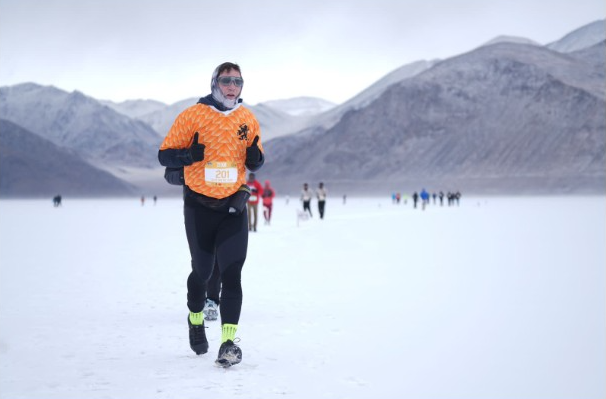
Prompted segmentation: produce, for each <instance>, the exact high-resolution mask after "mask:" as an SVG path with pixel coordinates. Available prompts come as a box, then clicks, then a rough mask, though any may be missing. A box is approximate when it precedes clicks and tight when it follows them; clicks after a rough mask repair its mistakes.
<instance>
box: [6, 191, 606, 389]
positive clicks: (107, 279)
mask: <svg viewBox="0 0 606 399" xmlns="http://www.w3.org/2000/svg"><path fill="white" fill-rule="evenodd" d="M312 206H313V211H314V213H315V215H314V216H316V217H315V218H312V219H310V220H302V221H298V220H297V216H296V215H297V210H298V209H299V208H300V204H299V202H298V201H297V200H294V199H291V200H290V201H289V203H288V204H287V203H286V199H285V198H277V199H276V200H275V205H274V218H273V221H272V224H271V225H270V226H267V225H264V224H263V222H262V221H260V222H259V231H258V232H257V233H251V236H250V241H249V252H248V258H247V261H246V264H245V266H244V270H243V287H244V307H243V312H242V317H241V320H240V327H239V330H238V336H239V337H240V339H241V341H240V346H241V348H242V350H243V361H242V363H241V364H240V365H237V366H235V367H232V368H231V369H227V370H224V369H220V368H217V367H215V366H214V360H215V358H216V353H217V351H218V347H219V342H220V325H219V322H218V321H217V322H210V323H208V326H209V329H208V330H207V335H208V337H209V341H210V350H209V353H208V354H206V355H203V356H196V355H195V354H194V353H193V352H192V351H191V350H190V349H189V345H188V337H187V323H186V315H187V308H186V305H185V302H186V291H185V282H186V278H187V275H188V273H189V269H190V258H189V252H188V247H187V242H186V239H185V232H184V226H183V219H182V217H183V216H182V215H183V212H182V201H181V200H179V199H163V198H160V199H159V201H158V203H157V204H156V205H154V204H153V203H152V202H151V201H149V200H148V201H147V202H146V203H145V205H144V206H142V205H141V203H140V202H139V200H138V199H132V200H70V199H64V203H63V206H62V207H60V208H53V206H52V203H51V201H50V199H49V200H48V201H37V200H30V201H25V200H24V201H16V200H2V201H0V397H1V398H6V399H19V398H23V399H34V398H44V399H68V398H74V399H75V398H78V399H82V398H86V399H101V398H124V399H133V398H180V399H188V398H192V399H193V398H209V399H210V398H212V399H220V398H234V397H241V398H246V399H254V398H259V399H266V398H278V397H279V398H301V399H311V398H334V399H342V398H351V399H357V398H414V399H425V398H427V399H429V398H436V399H450V398H452V399H454V398H457V399H459V398H461V399H462V398H465V399H487V398H488V399H498V398H503V399H505V398H507V399H512V398H524V399H534V398H536V399H539V398H541V399H543V398H550V399H558V398H567V399H573V398H574V399H603V398H604V397H606V357H605V353H606V339H605V337H606V289H605V287H606V273H605V270H606V222H605V221H606V217H605V216H606V199H605V198H604V197H566V198H559V197H558V198H466V197H463V199H462V201H461V205H460V206H458V207H457V206H454V207H447V206H443V207H440V206H439V205H433V204H432V205H430V206H429V207H428V208H427V209H426V210H425V211H421V210H419V209H417V210H415V209H413V208H412V206H411V205H410V202H409V203H408V204H407V205H402V204H400V205H394V204H392V203H391V199H390V198H387V197H386V198H351V199H348V200H347V203H346V204H343V201H342V199H341V198H337V197H329V198H328V202H327V211H326V218H325V219H324V220H318V218H317V210H316V203H315V202H312Z"/></svg>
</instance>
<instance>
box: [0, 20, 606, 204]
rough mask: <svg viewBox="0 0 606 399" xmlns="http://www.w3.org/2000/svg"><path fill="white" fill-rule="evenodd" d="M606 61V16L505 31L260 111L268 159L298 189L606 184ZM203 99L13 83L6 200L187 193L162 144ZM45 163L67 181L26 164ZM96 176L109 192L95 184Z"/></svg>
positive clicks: (6, 126)
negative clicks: (171, 176)
mask: <svg viewBox="0 0 606 399" xmlns="http://www.w3.org/2000/svg"><path fill="white" fill-rule="evenodd" d="M605 58H606V30H605V22H604V20H601V21H596V22H594V23H591V24H589V25H586V26H584V27H581V28H579V29H577V30H575V31H574V32H571V33H570V34H568V35H566V36H564V37H563V38H562V39H561V40H559V41H556V42H554V43H551V44H549V45H547V46H541V45H537V44H534V43H533V42H532V41H530V40H524V39H523V38H511V37H499V38H497V39H495V40H493V41H490V42H488V44H486V45H484V46H482V47H480V48H477V49H475V50H472V51H470V52H468V53H465V54H461V55H459V56H457V57H452V58H449V59H446V60H432V61H418V62H415V63H412V64H409V65H404V66H403V67H401V68H399V69H398V70H396V71H393V72H392V73H390V74H388V75H387V76H385V77H384V78H382V79H380V80H379V81H377V82H376V83H375V84H373V85H372V86H370V87H369V88H367V89H366V90H364V91H363V92H361V93H360V94H358V95H357V96H355V97H354V98H352V99H350V100H349V101H347V102H345V103H343V104H340V105H338V106H337V105H334V104H330V103H328V102H326V101H324V100H322V99H314V98H298V99H288V100H277V101H270V102H267V103H263V104H257V105H254V106H250V108H251V109H252V110H253V112H254V113H255V115H256V116H257V118H258V119H259V122H260V124H261V127H262V135H263V140H264V147H265V150H266V156H267V157H266V159H267V161H266V164H265V166H264V168H263V169H261V171H260V172H259V173H258V174H259V177H260V179H262V180H265V179H269V180H272V182H273V185H274V186H275V187H276V190H277V191H278V192H279V193H284V194H288V193H290V194H295V195H296V194H297V193H298V191H299V189H300V186H301V184H302V183H303V182H304V181H306V182H308V183H310V184H311V185H312V187H314V186H316V185H317V182H319V181H324V182H325V183H326V185H327V186H328V187H329V190H331V191H332V192H333V193H334V194H337V193H339V194H340V193H351V194H368V193H377V192H378V193H379V194H381V195H382V194H383V193H385V192H387V193H389V192H391V191H403V192H407V193H409V192H412V191H415V190H419V189H420V188H423V187H427V188H428V189H430V190H449V189H457V190H462V191H467V192H476V193H503V194H520V193H554V194H555V193H604V192H605V190H606V168H605V166H606V161H605V147H606V146H605V138H606V123H605V119H606V117H605V113H606V104H605V96H606V95H605V90H606V87H605V73H604V72H605V63H604V60H605ZM202 94H206V93H202ZM196 101H197V98H192V99H186V100H183V101H180V102H178V103H176V104H172V105H166V104H163V103H161V102H157V101H151V100H132V101H127V102H123V103H119V104H116V103H112V102H109V101H101V100H96V99H93V98H91V97H88V96H86V95H84V94H82V93H79V92H77V91H76V92H73V93H67V92H65V91H62V90H59V89H57V88H54V87H52V86H51V87H48V86H40V85H37V84H34V83H24V84H20V85H14V86H9V87H1V88H0V118H1V119H3V120H6V121H9V122H10V123H9V122H3V123H2V125H0V126H1V129H0V139H1V141H0V159H2V167H1V168H0V196H5V197H10V196H37V195H38V196H49V195H54V194H56V193H57V192H56V191H58V190H59V189H60V187H68V186H70V184H71V187H72V189H70V190H67V188H64V189H61V190H62V191H63V192H65V193H67V192H69V193H71V194H73V195H80V196H96V195H100V193H101V192H102V193H105V194H106V195H121V194H122V195H132V193H133V192H141V193H148V194H154V193H158V194H160V193H161V194H166V193H171V194H172V193H174V194H175V195H178V192H179V191H178V189H177V190H175V188H173V187H170V186H168V185H167V184H166V183H165V182H164V181H163V179H162V171H163V169H162V168H160V167H159V166H158V163H157V158H156V156H157V150H158V146H159V144H160V143H161V141H162V139H163V137H164V135H165V134H166V132H167V131H168V129H169V128H170V125H171V124H172V122H173V121H174V118H175V117H176V116H177V115H178V113H179V112H181V111H182V110H183V109H185V108H186V107H188V106H190V105H192V104H194V103H195V102H196ZM9 135H10V138H9ZM19 135H23V137H28V143H31V140H30V139H31V135H37V136H39V137H41V138H42V139H43V140H45V141H42V140H41V141H40V142H41V143H45V142H46V141H48V142H49V143H52V145H54V146H56V148H53V151H50V150H49V151H37V150H36V151H31V152H30V153H28V152H27V151H25V152H23V151H22V152H21V153H20V158H19V160H18V161H15V160H14V159H15V158H10V157H9V155H8V154H15V153H16V151H17V148H16V147H19V145H20V140H17V139H15V137H19ZM33 137H35V136H33ZM24 141H25V140H24ZM34 141H35V140H34ZM30 145H33V144H30ZM46 146H47V147H48V148H50V144H48V145H46ZM55 150H57V151H59V152H57V151H55ZM61 151H63V152H61ZM67 154H72V156H73V157H76V158H77V159H80V160H81V162H83V163H85V164H88V165H89V166H90V167H91V168H94V169H95V170H96V171H98V172H103V173H107V172H111V173H112V175H113V178H115V179H116V181H118V182H120V180H123V181H122V182H120V183H122V184H123V185H122V186H121V187H122V188H117V187H118V186H119V185H118V186H115V183H116V182H115V181H114V182H110V181H106V180H103V179H91V175H90V174H91V173H92V172H91V171H90V170H86V171H85V168H84V167H83V166H82V165H81V164H76V163H75V162H77V161H75V160H74V159H72V158H70V161H69V164H70V165H72V167H71V168H70V170H73V171H75V172H76V173H74V174H67V173H66V172H65V170H64V169H61V168H59V167H57V166H56V162H55V163H52V162H50V161H51V160H55V161H56V160H57V159H63V158H65V159H66V162H65V163H68V161H67V159H68V158H69V155H67ZM45 158H48V159H45ZM8 159H11V160H13V161H11V163H10V164H11V166H7V162H6V160H8ZM40 162H42V164H44V165H46V166H45V169H46V172H48V173H49V174H50V175H52V176H54V179H53V180H52V181H53V182H54V184H53V186H54V187H46V186H45V185H42V184H41V180H40V176H37V175H39V174H36V173H35V171H31V172H27V173H25V172H19V171H18V170H21V171H23V170H27V168H24V167H23V165H38V164H40ZM15 164H16V165H17V167H15ZM19 165H21V166H22V168H21V169H20V168H19V167H18V166H19ZM53 165H55V166H53ZM78 171H79V173H78ZM95 173H96V172H95ZM90 180H96V181H97V182H98V186H97V187H96V190H91V189H90V187H89V186H86V185H84V182H86V181H90ZM8 181H11V182H13V183H11V184H10V185H8V184H5V183H6V182H8ZM15 181H19V184H18V185H15V184H14V182H15ZM47 181H48V179H47ZM59 181H63V182H65V184H66V185H61V184H59V183H58V182H59ZM124 181H126V182H127V183H125V182H124ZM55 187H57V188H55ZM26 188H27V189H26Z"/></svg>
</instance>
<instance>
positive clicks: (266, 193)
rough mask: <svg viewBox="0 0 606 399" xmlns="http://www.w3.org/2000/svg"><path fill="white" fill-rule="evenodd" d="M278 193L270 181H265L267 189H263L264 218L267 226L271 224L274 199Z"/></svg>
mask: <svg viewBox="0 0 606 399" xmlns="http://www.w3.org/2000/svg"><path fill="white" fill-rule="evenodd" d="M275 196H276V192H275V191H274V189H273V188H272V187H271V184H270V183H269V180H265V187H263V195H262V197H263V217H264V218H265V224H270V223H271V210H272V208H273V204H274V197H275Z"/></svg>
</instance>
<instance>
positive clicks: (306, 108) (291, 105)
mask: <svg viewBox="0 0 606 399" xmlns="http://www.w3.org/2000/svg"><path fill="white" fill-rule="evenodd" d="M262 104H263V105H266V106H268V107H271V108H274V109H276V110H278V111H282V112H284V113H286V114H289V115H293V116H313V115H318V114H321V113H323V112H326V111H328V110H329V109H332V108H334V107H335V106H336V105H337V104H335V103H333V102H330V101H327V100H324V99H322V98H317V97H295V98H289V99H285V100H272V101H266V102H264V103H262Z"/></svg>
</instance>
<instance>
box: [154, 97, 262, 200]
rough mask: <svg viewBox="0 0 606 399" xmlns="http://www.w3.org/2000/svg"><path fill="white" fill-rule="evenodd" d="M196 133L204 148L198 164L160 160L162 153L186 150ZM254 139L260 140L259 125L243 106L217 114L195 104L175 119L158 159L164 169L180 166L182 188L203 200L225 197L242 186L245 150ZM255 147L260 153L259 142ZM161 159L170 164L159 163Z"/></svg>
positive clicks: (177, 159)
mask: <svg viewBox="0 0 606 399" xmlns="http://www.w3.org/2000/svg"><path fill="white" fill-rule="evenodd" d="M201 100H203V99H201ZM196 132H197V133H198V142H199V143H200V144H204V145H205V146H206V148H205V149H204V159H203V160H202V161H200V162H195V163H193V164H192V163H191V159H190V161H189V164H188V162H187V160H186V157H183V156H179V155H174V156H168V157H161V155H163V154H162V153H163V152H165V153H169V155H172V154H179V150H187V149H188V148H189V147H190V146H191V144H192V142H193V136H194V134H195V133H196ZM257 136H259V138H260V137H261V136H260V128H259V122H258V121H257V119H256V118H255V116H254V115H253V113H252V112H251V111H250V110H248V109H247V108H245V107H244V106H242V105H240V104H238V105H236V107H235V108H234V109H232V110H228V111H219V110H218V109H217V108H215V107H213V106H211V105H208V104H203V103H198V104H196V105H193V106H191V107H189V108H187V109H186V110H185V111H183V112H182V113H181V114H179V116H177V119H176V120H175V122H174V124H173V126H172V127H171V128H170V130H169V132H168V134H167V135H166V137H165V138H164V141H163V142H162V145H161V146H160V153H159V158H160V159H161V163H162V164H163V165H164V166H168V167H180V166H184V176H185V185H186V186H188V187H189V188H190V189H191V190H192V191H194V192H196V193H199V194H202V195H205V196H207V197H212V198H217V199H221V198H226V197H228V196H230V195H232V194H234V193H235V192H236V191H237V190H238V188H239V187H240V186H241V185H242V184H245V183H246V164H245V161H246V148H247V147H249V146H250V145H251V144H252V142H253V140H254V139H255V137H257ZM257 145H258V146H259V149H260V150H261V153H263V146H262V144H261V141H260V140H259V141H258V143H257ZM173 150H177V151H173ZM171 151H173V153H172V154H171V153H170V152H171ZM182 153H183V152H182V151H181V154H182ZM164 155H166V154H164ZM162 158H164V159H170V161H168V162H166V161H165V162H162Z"/></svg>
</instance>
